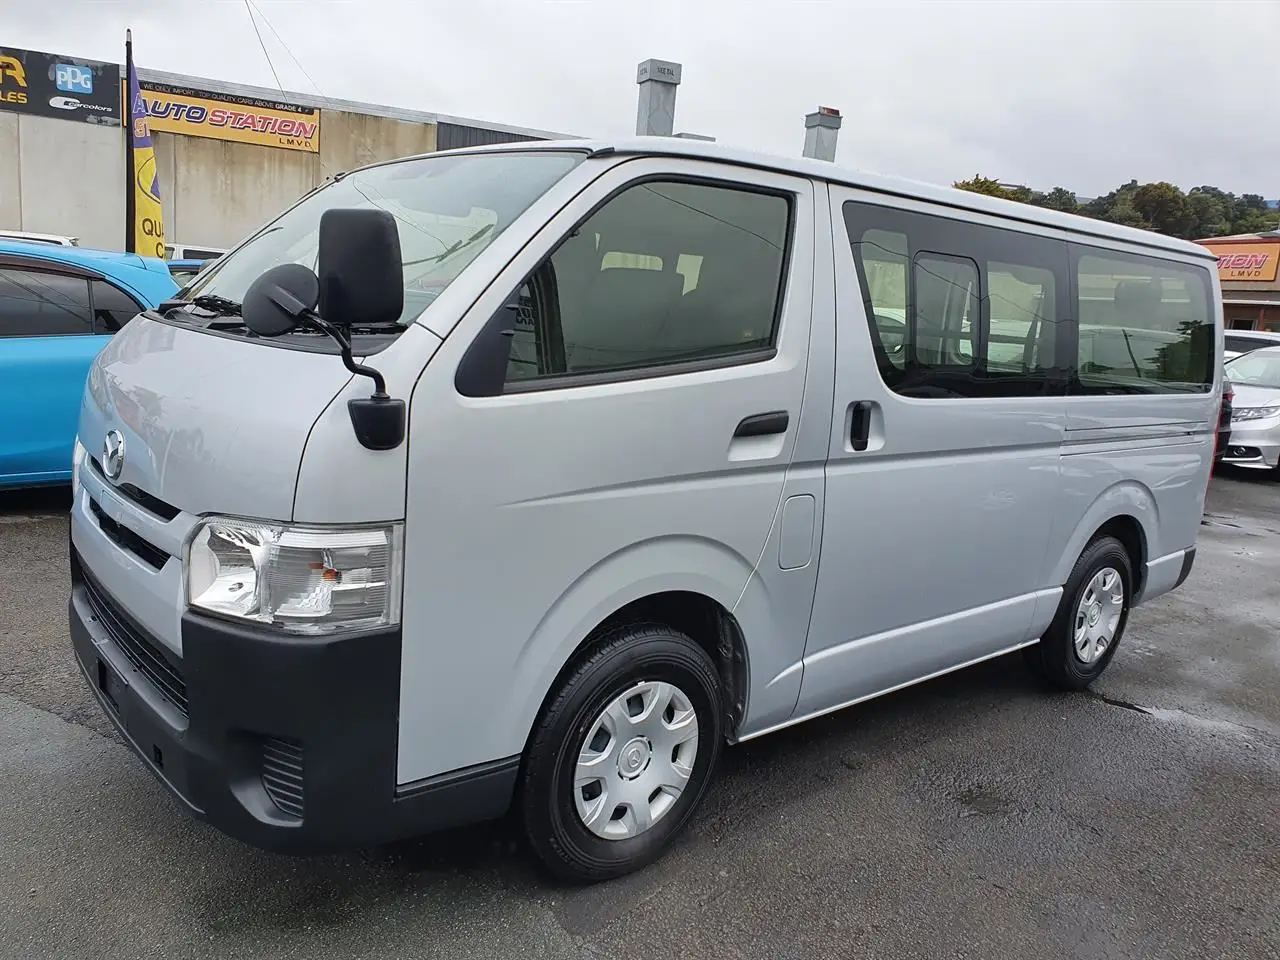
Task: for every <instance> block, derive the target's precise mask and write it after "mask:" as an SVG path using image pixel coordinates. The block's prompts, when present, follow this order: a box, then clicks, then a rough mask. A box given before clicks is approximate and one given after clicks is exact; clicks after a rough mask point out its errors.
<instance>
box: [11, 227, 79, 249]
mask: <svg viewBox="0 0 1280 960" xmlns="http://www.w3.org/2000/svg"><path fill="white" fill-rule="evenodd" d="M0 237H3V238H5V239H6V240H29V241H31V242H32V243H49V244H53V245H54V246H58V247H78V246H80V238H79V237H66V236H62V235H60V234H56V233H28V232H27V231H25V230H0Z"/></svg>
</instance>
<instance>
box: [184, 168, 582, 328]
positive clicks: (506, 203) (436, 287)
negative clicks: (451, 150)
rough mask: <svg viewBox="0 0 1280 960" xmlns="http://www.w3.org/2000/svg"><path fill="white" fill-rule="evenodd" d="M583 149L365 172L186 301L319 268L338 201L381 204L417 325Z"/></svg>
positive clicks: (248, 248)
mask: <svg viewBox="0 0 1280 960" xmlns="http://www.w3.org/2000/svg"><path fill="white" fill-rule="evenodd" d="M584 156H585V154H581V153H567V152H552V151H532V150H531V151H527V152H525V151H522V152H502V153H477V154H462V155H454V156H438V157H421V158H417V159H413V160H403V161H398V162H395V163H388V164H382V165H380V166H376V167H369V168H367V169H364V170H357V171H355V172H354V173H350V174H348V175H347V176H345V177H343V178H342V179H341V180H337V181H335V182H333V183H330V184H328V185H327V186H325V187H322V188H321V189H319V190H317V191H315V192H314V193H312V194H310V195H309V196H307V197H305V198H304V199H303V200H302V201H301V202H299V203H298V204H296V205H295V206H293V207H291V208H290V209H289V210H287V211H285V213H284V214H282V215H281V216H280V217H279V218H278V219H276V220H275V221H273V222H272V223H270V224H268V225H267V226H266V227H264V228H263V229H262V230H260V231H259V232H258V233H256V234H255V235H254V236H252V237H251V238H250V239H249V240H248V241H246V242H245V243H244V244H242V245H241V246H240V247H239V248H238V249H236V250H235V251H233V252H232V253H229V254H226V255H224V256H222V257H220V258H219V259H218V260H217V261H216V263H215V264H214V265H212V266H211V267H210V269H209V270H208V271H207V272H206V273H205V275H204V276H203V277H201V278H200V279H199V280H198V282H196V283H194V284H192V285H191V287H190V288H188V289H187V290H185V291H183V294H182V297H183V299H187V300H191V299H194V298H195V297H197V296H214V297H221V298H225V299H227V300H231V301H234V302H236V303H239V302H241V301H242V300H243V299H244V295H245V291H246V290H248V289H249V285H250V284H251V283H253V281H254V280H256V279H257V278H258V277H260V276H261V275H262V273H263V271H265V270H268V269H270V268H271V267H274V266H277V265H278V264H282V263H301V264H305V265H306V266H308V267H310V268H311V269H312V270H314V269H316V265H317V257H318V248H319V239H320V217H321V215H322V214H323V213H324V212H325V211H326V210H332V209H335V208H365V209H368V208H373V207H378V208H381V209H383V210H386V211H388V212H389V213H391V214H392V215H393V216H394V217H395V218H396V222H397V225H398V226H399V229H400V251H401V256H402V259H403V261H404V283H405V296H404V312H403V313H402V314H401V315H400V323H401V325H404V324H407V323H411V322H412V321H413V320H414V319H416V318H417V317H418V315H419V314H421V313H422V311H423V310H425V309H426V308H427V307H428V306H429V305H430V304H431V301H433V300H434V299H435V298H436V297H438V296H439V295H440V293H441V291H443V290H444V289H445V288H446V287H447V286H448V285H449V284H450V283H451V282H452V281H453V280H454V278H455V277H457V276H458V274H459V273H461V272H462V270H463V269H464V268H465V267H466V266H467V264H469V263H470V262H471V261H472V260H474V259H475V258H476V257H477V256H479V255H480V253H481V251H483V250H484V248H485V247H487V246H488V245H489V244H490V243H492V242H493V241H494V239H495V238H497V236H498V235H499V234H500V233H502V231H503V230H505V229H506V228H507V227H508V226H509V225H510V224H511V223H512V221H514V220H515V219H516V217H518V216H520V214H522V213H523V212H524V211H525V210H526V209H528V207H529V205H530V204H532V203H533V202H534V201H535V200H537V199H538V197H540V196H541V195H542V194H543V193H545V192H546V191H547V190H548V189H549V188H550V187H551V186H552V185H553V184H554V183H555V182H556V181H558V180H559V179H560V178H561V177H563V176H564V175H565V174H566V173H568V172H569V171H570V170H571V169H573V167H574V166H576V165H577V164H578V163H579V162H580V161H581V160H582V159H583V157H584Z"/></svg>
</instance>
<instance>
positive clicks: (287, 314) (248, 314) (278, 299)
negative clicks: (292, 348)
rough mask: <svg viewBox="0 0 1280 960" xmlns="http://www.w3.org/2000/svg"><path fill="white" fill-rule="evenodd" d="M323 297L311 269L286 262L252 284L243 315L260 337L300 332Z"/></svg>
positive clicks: (246, 294) (245, 296)
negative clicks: (304, 320) (306, 319)
mask: <svg viewBox="0 0 1280 960" xmlns="http://www.w3.org/2000/svg"><path fill="white" fill-rule="evenodd" d="M319 298H320V281H319V280H317V279H316V275H315V274H314V273H312V272H311V270H310V268H309V267H305V266H303V265H302V264H300V263H282V264H280V265H279V266H276V267H272V268H271V269H270V270H268V271H267V272H266V273H264V274H263V275H262V276H260V277H259V278H258V279H257V280H255V281H253V283H251V284H250V285H249V289H248V290H246V291H245V294H244V301H243V302H242V303H241V304H240V315H241V317H242V318H243V320H244V325H245V326H246V327H248V328H249V329H250V330H252V331H253V332H254V333H256V334H257V335H258V336H260V337H278V336H280V335H282V334H285V333H288V332H289V331H291V330H295V329H297V328H298V326H300V325H301V324H302V321H303V318H304V317H305V316H306V315H307V314H308V313H310V312H311V311H312V310H314V309H315V306H316V302H317V300H319Z"/></svg>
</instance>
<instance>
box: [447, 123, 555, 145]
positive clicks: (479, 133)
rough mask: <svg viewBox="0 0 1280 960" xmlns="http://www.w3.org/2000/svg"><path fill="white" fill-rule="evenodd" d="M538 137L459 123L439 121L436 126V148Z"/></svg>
mask: <svg viewBox="0 0 1280 960" xmlns="http://www.w3.org/2000/svg"><path fill="white" fill-rule="evenodd" d="M539 139H541V138H539V137H529V136H523V135H521V134H518V133H502V132H501V131H498V130H483V129H481V128H480V127H467V126H463V125H462V124H459V123H440V124H437V126H436V149H437V150H456V149H457V148H458V147H483V146H484V145H486V144H489V143H522V142H524V141H529V140H539Z"/></svg>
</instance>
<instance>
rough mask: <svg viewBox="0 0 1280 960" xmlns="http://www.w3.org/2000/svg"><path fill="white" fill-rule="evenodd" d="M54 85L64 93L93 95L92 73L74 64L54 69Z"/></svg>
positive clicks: (61, 64)
mask: <svg viewBox="0 0 1280 960" xmlns="http://www.w3.org/2000/svg"><path fill="white" fill-rule="evenodd" d="M53 79H54V83H55V84H56V85H57V87H58V89H59V90H61V91H63V92H64V93H93V71H92V70H90V69H89V68H88V67H81V66H77V65H76V64H74V63H59V64H58V65H57V66H55V67H54V77H53Z"/></svg>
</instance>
